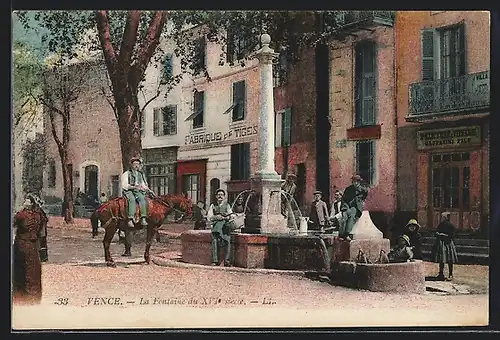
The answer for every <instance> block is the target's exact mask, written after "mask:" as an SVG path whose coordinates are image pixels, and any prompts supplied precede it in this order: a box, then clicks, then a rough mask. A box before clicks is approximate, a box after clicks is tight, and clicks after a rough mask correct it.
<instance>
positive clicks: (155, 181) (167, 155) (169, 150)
mask: <svg viewBox="0 0 500 340" xmlns="http://www.w3.org/2000/svg"><path fill="white" fill-rule="evenodd" d="M177 149H178V148H177V147H166V148H154V149H144V150H143V157H144V167H145V169H146V174H147V180H148V183H149V187H150V188H151V190H153V191H154V192H155V193H156V194H157V195H165V194H173V193H175V192H176V161H177Z"/></svg>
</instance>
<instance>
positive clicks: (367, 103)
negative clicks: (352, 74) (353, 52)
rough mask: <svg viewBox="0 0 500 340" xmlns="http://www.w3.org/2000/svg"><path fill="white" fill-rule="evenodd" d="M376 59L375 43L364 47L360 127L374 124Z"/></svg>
mask: <svg viewBox="0 0 500 340" xmlns="http://www.w3.org/2000/svg"><path fill="white" fill-rule="evenodd" d="M376 63H377V58H376V55H375V43H371V42H370V43H369V44H367V45H365V48H364V50H363V89H362V92H363V103H362V106H363V111H362V125H374V124H375V89H376V84H375V70H376Z"/></svg>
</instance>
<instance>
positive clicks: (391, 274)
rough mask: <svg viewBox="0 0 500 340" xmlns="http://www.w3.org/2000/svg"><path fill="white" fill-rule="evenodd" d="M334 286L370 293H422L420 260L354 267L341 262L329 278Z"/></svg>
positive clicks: (421, 266) (422, 282) (423, 281)
mask: <svg viewBox="0 0 500 340" xmlns="http://www.w3.org/2000/svg"><path fill="white" fill-rule="evenodd" d="M330 278H331V280H332V282H333V283H335V284H337V285H341V286H346V287H350V288H356V289H365V290H369V291H372V292H394V293H409V294H424V293H425V291H426V290H425V270H424V263H423V262H422V261H421V260H414V261H411V262H402V263H373V264H372V263H355V262H352V261H341V262H339V263H338V265H336V266H335V267H334V268H333V270H332V274H331V276H330Z"/></svg>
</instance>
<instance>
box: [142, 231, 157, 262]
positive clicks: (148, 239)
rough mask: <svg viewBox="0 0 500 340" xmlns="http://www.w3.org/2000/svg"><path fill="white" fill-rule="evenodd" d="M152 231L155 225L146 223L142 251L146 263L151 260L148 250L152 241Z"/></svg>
mask: <svg viewBox="0 0 500 340" xmlns="http://www.w3.org/2000/svg"><path fill="white" fill-rule="evenodd" d="M154 231H155V225H154V224H148V227H147V235H146V250H145V251H144V260H145V261H146V264H149V263H150V261H151V256H150V255H149V250H150V249H151V243H152V241H153V234H154Z"/></svg>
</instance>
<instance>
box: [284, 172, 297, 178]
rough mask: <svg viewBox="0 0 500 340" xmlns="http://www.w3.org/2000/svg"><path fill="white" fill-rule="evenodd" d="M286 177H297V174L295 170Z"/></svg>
mask: <svg viewBox="0 0 500 340" xmlns="http://www.w3.org/2000/svg"><path fill="white" fill-rule="evenodd" d="M286 177H291V178H297V175H296V174H294V173H293V172H291V173H289V174H287V175H286Z"/></svg>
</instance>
